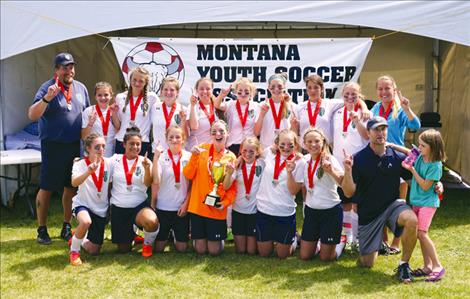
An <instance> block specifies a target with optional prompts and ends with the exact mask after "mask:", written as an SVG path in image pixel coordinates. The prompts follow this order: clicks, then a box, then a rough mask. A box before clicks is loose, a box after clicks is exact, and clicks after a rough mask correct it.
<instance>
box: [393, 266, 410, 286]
mask: <svg viewBox="0 0 470 299" xmlns="http://www.w3.org/2000/svg"><path fill="white" fill-rule="evenodd" d="M395 271H396V272H397V278H398V280H399V281H400V282H403V283H410V282H411V281H412V280H413V276H412V275H411V269H410V265H409V264H408V263H403V264H401V265H400V266H398V268H396V269H395Z"/></svg>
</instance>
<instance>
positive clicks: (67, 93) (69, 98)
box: [55, 75, 73, 105]
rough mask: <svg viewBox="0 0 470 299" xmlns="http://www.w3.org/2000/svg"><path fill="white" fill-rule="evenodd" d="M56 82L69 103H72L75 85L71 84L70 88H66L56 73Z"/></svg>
mask: <svg viewBox="0 0 470 299" xmlns="http://www.w3.org/2000/svg"><path fill="white" fill-rule="evenodd" d="M55 83H56V84H57V86H59V88H60V90H61V91H62V93H63V94H64V97H65V100H66V101H67V105H72V90H73V85H72V84H70V85H69V90H65V86H64V84H62V82H60V80H59V77H58V76H57V75H55Z"/></svg>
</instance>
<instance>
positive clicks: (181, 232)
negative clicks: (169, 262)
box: [156, 209, 189, 242]
mask: <svg viewBox="0 0 470 299" xmlns="http://www.w3.org/2000/svg"><path fill="white" fill-rule="evenodd" d="M177 213H178V212H177V211H164V210H159V209H157V217H158V221H159V222H160V230H159V232H158V235H157V239H156V240H157V241H166V240H168V237H169V236H170V230H173V233H174V235H175V240H176V241H177V242H188V241H189V215H188V214H186V216H184V217H179V216H178V214H177Z"/></svg>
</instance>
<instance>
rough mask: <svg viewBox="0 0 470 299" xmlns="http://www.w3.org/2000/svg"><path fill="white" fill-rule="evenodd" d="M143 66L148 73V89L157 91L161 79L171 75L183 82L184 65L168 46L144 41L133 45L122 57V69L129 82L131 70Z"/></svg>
mask: <svg viewBox="0 0 470 299" xmlns="http://www.w3.org/2000/svg"><path fill="white" fill-rule="evenodd" d="M138 66H141V67H144V68H145V69H147V70H148V71H149V73H150V82H149V88H150V91H153V92H156V93H158V92H159V91H160V85H161V83H162V81H163V79H164V78H165V77H167V76H173V77H175V78H176V79H178V81H179V82H180V87H181V86H182V85H183V82H184V65H183V60H181V57H180V56H179V54H178V53H177V52H176V51H175V50H174V49H173V48H172V47H170V46H168V45H166V44H163V43H158V42H145V43H142V44H139V45H137V46H136V47H134V48H133V49H132V50H131V51H130V52H129V53H128V54H127V55H126V58H124V62H123V63H122V71H123V73H125V74H126V75H127V76H126V81H127V83H128V84H129V79H130V78H129V76H130V74H131V71H132V70H133V69H134V68H136V67H138Z"/></svg>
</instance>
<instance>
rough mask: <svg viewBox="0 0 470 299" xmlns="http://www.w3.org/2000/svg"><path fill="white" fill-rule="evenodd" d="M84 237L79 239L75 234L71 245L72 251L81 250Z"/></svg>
mask: <svg viewBox="0 0 470 299" xmlns="http://www.w3.org/2000/svg"><path fill="white" fill-rule="evenodd" d="M82 243H83V239H78V238H77V237H76V236H75V235H73V237H72V245H70V251H74V252H80V247H81V246H82Z"/></svg>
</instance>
